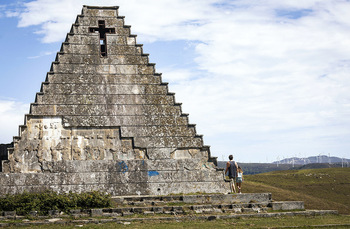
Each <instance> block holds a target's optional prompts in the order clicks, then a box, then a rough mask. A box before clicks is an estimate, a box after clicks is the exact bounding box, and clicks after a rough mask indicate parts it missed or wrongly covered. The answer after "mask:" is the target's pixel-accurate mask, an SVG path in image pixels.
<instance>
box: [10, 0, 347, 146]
mask: <svg viewBox="0 0 350 229" xmlns="http://www.w3.org/2000/svg"><path fill="white" fill-rule="evenodd" d="M83 4H87V5H119V6H120V9H119V14H120V15H122V16H126V18H125V22H126V24H129V25H132V33H134V34H137V35H138V42H141V43H144V42H146V43H147V42H155V41H165V40H166V41H171V40H187V41H196V43H195V45H196V48H195V51H196V55H194V56H197V57H196V59H195V62H196V63H197V65H196V66H194V67H192V68H191V69H185V68H184V69H179V68H177V69H173V68H172V66H162V67H161V68H160V70H162V71H163V73H164V74H163V78H164V79H166V81H169V82H170V83H173V84H171V85H170V88H171V90H172V91H174V92H176V100H177V101H178V102H184V104H183V110H184V112H188V113H190V120H193V121H194V122H195V123H197V124H198V125H197V129H198V132H199V133H203V134H204V135H205V136H209V138H210V139H215V138H216V136H219V135H220V136H221V135H223V134H226V135H228V136H232V138H233V137H234V136H237V135H241V137H242V138H246V139H249V136H252V138H256V139H261V141H263V142H270V145H272V144H275V143H276V144H278V143H277V142H276V139H279V140H281V139H284V140H285V141H289V142H288V143H285V144H284V145H283V144H280V145H278V146H274V147H266V149H263V150H264V151H265V152H266V153H268V152H267V151H268V150H269V149H272V148H273V149H276V150H278V149H279V150H281V151H283V150H284V149H285V148H284V147H285V146H286V145H288V148H289V149H294V148H297V146H296V144H298V143H300V144H305V142H304V141H303V138H304V139H308V140H309V142H310V144H311V143H312V144H313V146H314V149H315V150H316V149H317V150H318V149H319V147H317V145H322V146H324V149H328V150H331V149H337V150H339V149H341V150H342V152H345V151H346V150H348V149H349V148H346V147H348V145H346V144H345V143H344V141H343V140H342V139H343V136H350V118H349V117H350V115H349V114H350V94H349V93H348V92H349V91H350V79H349V75H350V55H349V53H350V39H349V37H350V30H349V24H350V15H349V14H348V13H347V12H349V10H350V3H349V2H348V1H345V0H338V1H323V0H322V1H321V0H308V1H294V0H285V1H279V0H268V1H258V0H254V1H243V0H236V1H222V0H162V1H155V0H137V1H136V0H120V1H112V0H110V1H108V0H107V1H103V0H100V1H97V0H75V1H70V0H61V1H57V0H36V1H31V2H29V3H26V4H25V6H26V9H25V10H24V11H23V10H22V11H21V12H17V13H19V18H20V20H19V26H21V27H26V26H32V25H37V26H39V27H40V28H41V29H40V30H39V31H37V33H39V34H40V35H42V36H43V42H57V41H63V39H64V37H65V35H66V33H67V32H68V31H69V28H70V25H71V24H72V22H74V20H75V17H76V14H78V13H80V10H81V7H82V5H83ZM199 6H200V7H199ZM179 51H181V50H179ZM174 61H176V60H174ZM175 82H176V83H175ZM276 136H278V137H276ZM280 136H284V137H280ZM301 136H302V137H301ZM337 136H338V137H339V138H338V140H337ZM325 137H327V139H331V140H329V141H332V142H328V145H324V143H322V144H321V142H322V141H323V139H324V138H325ZM215 141H216V140H215ZM293 141H294V142H295V144H294V143H293ZM342 141H343V142H342ZM210 144H211V145H213V144H215V143H210ZM259 144H261V143H259ZM293 144H294V146H295V147H294V148H293V147H291V146H290V145H293ZM334 144H338V147H334ZM332 145H333V148H332ZM341 145H343V146H344V147H343V148H341V147H340V146H341ZM215 147H216V146H214V148H215ZM327 147H328V148H327ZM248 148H249V147H247V151H249V150H253V149H254V150H256V148H254V147H253V148H252V149H248ZM310 149H312V146H310ZM240 150H243V151H244V146H242V147H241V148H240Z"/></svg>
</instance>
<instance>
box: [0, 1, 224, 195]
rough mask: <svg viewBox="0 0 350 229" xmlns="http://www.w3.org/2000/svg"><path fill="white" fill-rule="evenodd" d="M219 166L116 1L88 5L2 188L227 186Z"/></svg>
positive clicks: (124, 190) (155, 191)
mask: <svg viewBox="0 0 350 229" xmlns="http://www.w3.org/2000/svg"><path fill="white" fill-rule="evenodd" d="M215 164H216V158H212V157H211V156H210V151H209V147H208V146H205V145H203V140H202V136H200V135H197V134H196V129H195V125H192V124H189V122H188V115H187V114H184V113H182V111H181V104H179V103H176V101H175V97H174V94H173V93H170V92H169V91H168V86H167V83H163V82H162V80H161V74H158V73H156V72H155V66H154V64H152V63H149V61H148V55H147V54H144V53H143V51H142V45H139V44H137V43H136V35H131V34H130V26H126V25H124V17H121V16H118V7H94V6H84V7H83V10H82V14H81V15H78V16H77V19H76V22H75V23H74V24H73V25H72V28H71V31H70V32H69V33H68V34H67V37H66V40H65V42H63V43H62V46H61V50H60V51H59V52H58V53H57V56H56V60H55V61H54V62H53V63H52V66H51V69H50V72H48V74H47V76H46V80H45V82H43V83H42V86H41V90H40V92H39V93H37V95H36V99H35V102H34V103H32V104H31V107H30V112H29V114H27V115H26V116H25V124H24V125H23V126H20V128H19V136H18V137H14V147H13V148H10V149H9V160H8V161H4V162H3V174H2V175H1V174H0V175H1V176H0V181H1V184H3V187H1V188H0V192H1V193H9V192H21V191H23V190H27V189H30V190H34V191H35V190H39V189H43V188H49V189H53V190H55V191H59V192H61V191H63V192H67V191H78V192H83V191H91V190H101V191H106V192H109V193H112V194H113V195H135V194H152V195H159V194H162V195H163V194H170V193H190V192H207V193H208V192H225V191H227V190H228V188H227V187H224V186H225V185H224V182H223V179H222V171H219V170H217V169H216V168H215ZM5 173H6V174H7V178H8V179H7V180H6V181H4V179H6V178H4V174H5ZM15 174H16V175H17V176H15ZM9 175H10V177H8V176H9ZM11 179H13V180H12V182H14V183H13V184H12V186H11V187H10V186H6V183H8V182H10V180H11ZM9 185H10V183H9Z"/></svg>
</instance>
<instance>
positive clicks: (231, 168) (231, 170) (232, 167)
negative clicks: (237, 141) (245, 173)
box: [225, 155, 238, 193]
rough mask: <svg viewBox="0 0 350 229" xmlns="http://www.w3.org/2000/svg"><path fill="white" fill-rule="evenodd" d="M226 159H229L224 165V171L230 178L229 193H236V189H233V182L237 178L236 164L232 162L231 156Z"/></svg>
mask: <svg viewBox="0 0 350 229" xmlns="http://www.w3.org/2000/svg"><path fill="white" fill-rule="evenodd" d="M228 159H230V161H228V162H227V164H226V170H225V174H227V171H228V176H229V178H230V180H231V181H230V186H231V187H230V188H231V192H232V191H234V192H235V193H236V188H235V180H236V177H237V168H238V166H237V163H236V162H235V161H234V160H233V156H232V155H230V156H228Z"/></svg>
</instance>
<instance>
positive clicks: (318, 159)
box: [272, 155, 350, 165]
mask: <svg viewBox="0 0 350 229" xmlns="http://www.w3.org/2000/svg"><path fill="white" fill-rule="evenodd" d="M349 162H350V159H347V158H340V157H330V156H327V155H319V156H311V157H307V158H299V157H291V158H285V159H283V160H280V161H274V162H272V164H296V165H306V164H313V163H329V164H332V163H349Z"/></svg>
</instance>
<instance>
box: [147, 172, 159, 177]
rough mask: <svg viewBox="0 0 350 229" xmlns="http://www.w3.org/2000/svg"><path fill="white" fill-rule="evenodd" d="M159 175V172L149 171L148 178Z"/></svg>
mask: <svg viewBox="0 0 350 229" xmlns="http://www.w3.org/2000/svg"><path fill="white" fill-rule="evenodd" d="M158 175H159V173H158V172H157V171H148V176H150V177H153V176H158Z"/></svg>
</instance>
